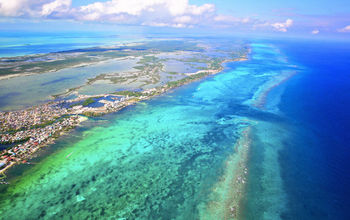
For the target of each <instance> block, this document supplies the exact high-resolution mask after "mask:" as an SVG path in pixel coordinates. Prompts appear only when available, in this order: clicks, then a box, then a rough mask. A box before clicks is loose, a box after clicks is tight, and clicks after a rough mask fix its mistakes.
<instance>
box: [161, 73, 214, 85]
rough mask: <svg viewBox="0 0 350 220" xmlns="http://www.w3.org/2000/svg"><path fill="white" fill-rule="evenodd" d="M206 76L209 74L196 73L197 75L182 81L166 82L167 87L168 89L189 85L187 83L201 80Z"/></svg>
mask: <svg viewBox="0 0 350 220" xmlns="http://www.w3.org/2000/svg"><path fill="white" fill-rule="evenodd" d="M208 75H209V72H203V73H198V74H195V75H191V76H188V77H186V78H183V79H180V80H177V81H171V82H168V83H167V86H168V87H170V88H174V87H178V86H181V85H183V84H186V83H189V82H192V81H195V80H198V79H201V78H203V77H205V76H208Z"/></svg>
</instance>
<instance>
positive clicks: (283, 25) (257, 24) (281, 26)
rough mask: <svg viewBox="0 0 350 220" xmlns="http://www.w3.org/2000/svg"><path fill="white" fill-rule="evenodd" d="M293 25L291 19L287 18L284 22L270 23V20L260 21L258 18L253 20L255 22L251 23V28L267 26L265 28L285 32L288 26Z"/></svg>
mask: <svg viewBox="0 0 350 220" xmlns="http://www.w3.org/2000/svg"><path fill="white" fill-rule="evenodd" d="M292 25H293V20H292V19H290V18H288V19H287V20H286V21H285V22H275V23H270V22H261V21H259V20H255V23H254V25H253V29H257V28H265V29H266V28H267V29H271V28H272V29H273V30H275V31H279V32H287V31H288V28H289V27H291V26H292Z"/></svg>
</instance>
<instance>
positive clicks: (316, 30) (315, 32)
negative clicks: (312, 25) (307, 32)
mask: <svg viewBox="0 0 350 220" xmlns="http://www.w3.org/2000/svg"><path fill="white" fill-rule="evenodd" d="M319 33H320V30H318V29H315V30H313V31H311V34H314V35H316V34H319Z"/></svg>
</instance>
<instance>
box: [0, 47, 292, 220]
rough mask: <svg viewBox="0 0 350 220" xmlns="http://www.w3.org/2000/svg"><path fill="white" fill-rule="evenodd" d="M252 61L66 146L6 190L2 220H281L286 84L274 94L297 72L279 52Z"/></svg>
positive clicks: (258, 52) (122, 115)
mask: <svg viewBox="0 0 350 220" xmlns="http://www.w3.org/2000/svg"><path fill="white" fill-rule="evenodd" d="M252 51H253V52H252V54H251V57H250V60H249V61H246V62H239V63H230V64H227V66H226V68H225V71H224V72H223V73H220V74H218V75H216V76H212V77H208V78H206V79H204V80H202V81H200V82H196V83H193V84H190V85H186V86H184V87H182V88H179V89H176V90H174V91H172V92H170V93H168V94H165V95H163V96H160V97H158V98H155V99H154V100H151V101H147V102H142V103H139V104H137V105H135V106H131V107H128V108H126V109H124V110H122V111H121V112H118V113H115V114H111V115H108V116H105V117H103V118H100V119H99V120H90V121H88V122H86V123H85V125H84V127H82V128H79V129H78V130H77V131H76V132H74V133H73V134H72V135H71V136H69V137H66V138H61V139H60V140H59V141H58V143H57V144H55V145H54V146H53V149H55V150H54V152H53V153H51V154H50V155H48V156H46V157H44V158H43V159H41V160H39V162H38V163H37V164H35V165H32V167H31V168H28V169H25V171H24V172H22V171H21V175H20V176H18V177H14V178H12V180H11V184H10V185H9V186H8V187H7V188H5V187H6V186H3V188H2V191H1V194H0V201H1V204H0V214H1V218H3V219H23V218H25V219H38V218H42V219H62V218H67V219H68V218H73V219H84V218H110V219H118V218H120V219H230V218H233V217H235V218H238V217H245V216H246V215H247V213H246V212H245V211H246V210H250V208H251V207H252V206H253V207H255V208H254V213H250V214H249V215H250V216H249V217H251V219H279V218H280V216H281V213H282V212H284V211H285V210H286V209H287V207H286V192H285V189H284V186H283V183H282V177H281V171H280V166H279V161H278V151H279V150H281V148H282V147H283V145H282V144H281V143H283V142H284V141H285V138H287V136H288V125H286V123H285V121H284V120H283V116H282V115H281V114H280V111H279V109H278V103H279V100H280V95H281V93H282V91H283V84H282V86H281V87H278V88H281V89H275V90H273V92H271V91H270V88H273V87H274V86H276V85H277V84H279V83H281V82H283V79H285V78H288V77H290V76H291V75H292V74H294V73H295V72H296V71H298V67H296V66H294V65H290V64H289V63H288V60H287V59H286V57H285V55H283V54H282V53H281V52H280V51H279V50H278V49H277V48H276V47H274V46H273V45H269V44H252ZM267 94H269V96H267ZM256 155H258V156H256ZM254 157H257V158H255V162H254V163H253V162H249V160H251V159H252V158H254ZM257 164H259V166H257V167H255V165H257ZM18 169H19V168H18ZM246 169H247V170H246ZM12 172H13V174H11V172H10V174H9V175H10V176H11V175H15V173H16V171H15V169H14V170H13V171H12ZM239 177H240V178H241V177H244V178H243V179H244V182H242V181H241V182H239V181H238V178H239ZM246 178H248V179H246ZM253 179H256V180H257V181H258V182H255V185H254V186H256V184H259V189H257V190H255V191H254V193H251V192H250V191H249V189H250V188H251V187H252V185H250V184H249V183H250V180H253ZM247 180H248V185H245V183H246V182H247ZM245 186H247V188H245ZM246 189H248V194H247V193H246ZM245 195H247V196H246V197H245ZM254 196H258V197H257V198H255V199H254ZM242 198H245V199H247V200H249V201H245V200H244V201H243V203H240V200H241V199H242ZM249 198H252V199H251V200H250V199H249ZM250 201H252V202H253V203H251V202H250ZM238 205H240V206H238Z"/></svg>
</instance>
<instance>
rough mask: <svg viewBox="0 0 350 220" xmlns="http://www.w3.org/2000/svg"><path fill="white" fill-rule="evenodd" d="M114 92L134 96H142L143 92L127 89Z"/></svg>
mask: <svg viewBox="0 0 350 220" xmlns="http://www.w3.org/2000/svg"><path fill="white" fill-rule="evenodd" d="M113 94H116V95H123V96H133V97H140V96H142V93H141V92H135V91H127V90H124V91H118V92H115V93H113Z"/></svg>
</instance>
